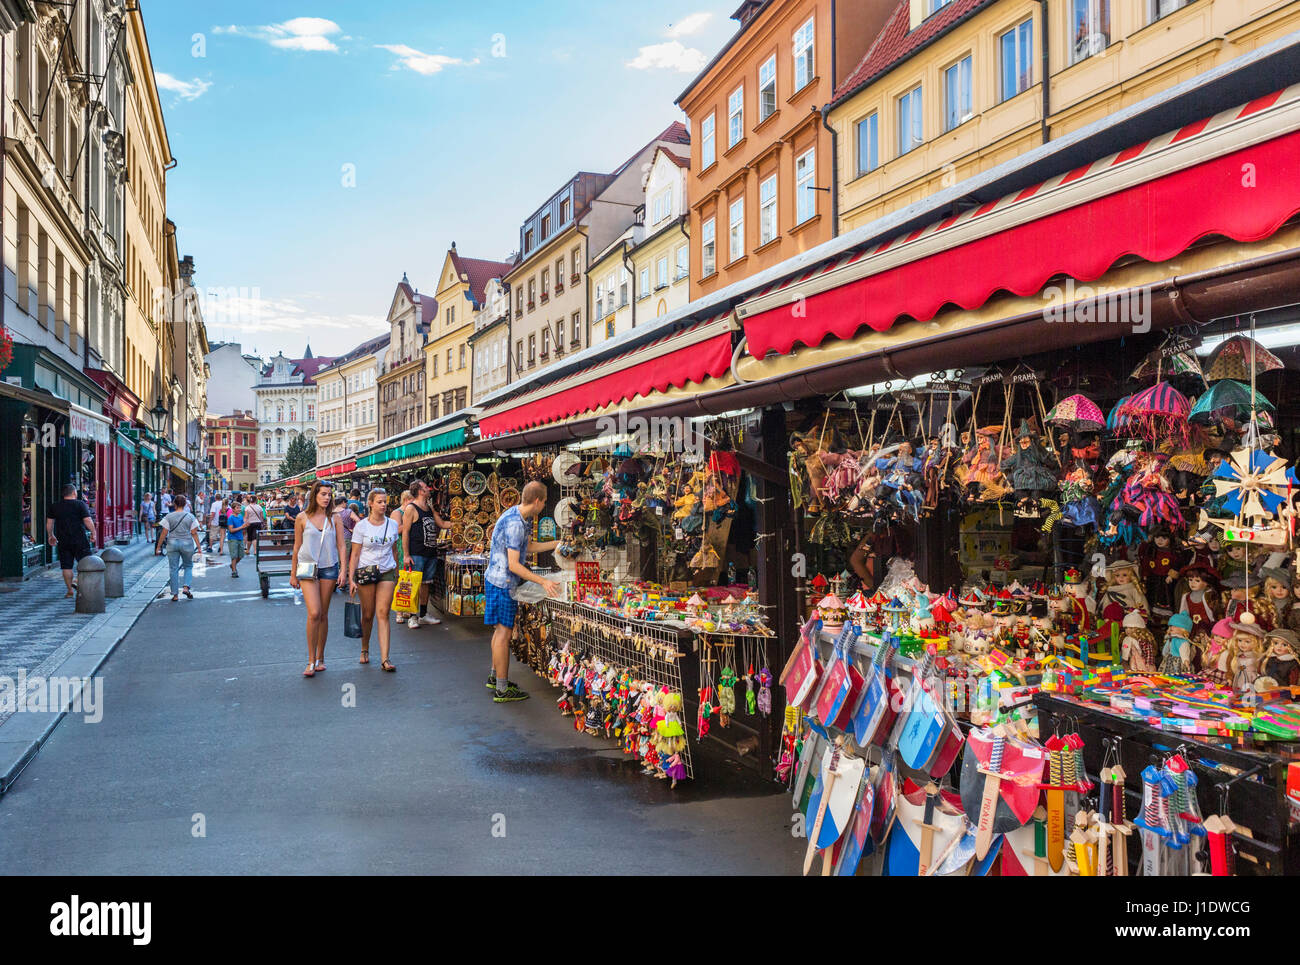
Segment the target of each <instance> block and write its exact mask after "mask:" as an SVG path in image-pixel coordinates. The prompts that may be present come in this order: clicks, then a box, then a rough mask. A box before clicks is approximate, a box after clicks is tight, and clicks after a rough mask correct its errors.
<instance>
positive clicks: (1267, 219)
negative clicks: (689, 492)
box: [739, 87, 1300, 359]
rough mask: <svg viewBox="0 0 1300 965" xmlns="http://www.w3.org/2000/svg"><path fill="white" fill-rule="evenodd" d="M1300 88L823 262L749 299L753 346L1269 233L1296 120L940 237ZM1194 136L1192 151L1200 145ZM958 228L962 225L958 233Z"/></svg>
mask: <svg viewBox="0 0 1300 965" xmlns="http://www.w3.org/2000/svg"><path fill="white" fill-rule="evenodd" d="M1284 95H1286V96H1285V98H1284ZM1298 96H1300V89H1298V88H1296V87H1293V88H1289V89H1288V90H1286V91H1279V92H1278V93H1276V94H1272V95H1269V96H1268V97H1264V98H1260V99H1259V100H1257V101H1254V102H1252V103H1251V104H1247V105H1245V106H1243V107H1240V108H1235V109H1233V110H1231V111H1225V112H1223V113H1222V114H1219V115H1216V116H1215V117H1214V118H1211V119H1208V120H1205V121H1198V122H1197V123H1195V124H1189V125H1187V126H1186V127H1184V128H1182V129H1180V130H1178V131H1175V132H1172V133H1171V134H1166V135H1163V136H1161V137H1159V138H1155V139H1153V140H1151V141H1149V142H1147V143H1145V144H1141V145H1137V146H1135V147H1133V148H1130V149H1128V150H1126V151H1122V152H1120V153H1119V154H1117V155H1113V156H1111V157H1108V158H1103V159H1101V160H1099V161H1097V162H1094V163H1093V164H1090V165H1086V166H1085V167H1083V168H1080V169H1078V170H1076V171H1071V172H1069V173H1068V174H1065V175H1063V176H1059V177H1056V178H1053V179H1051V180H1050V181H1047V182H1044V183H1043V184H1040V185H1035V186H1034V187H1031V188H1026V189H1025V190H1023V191H1020V192H1017V193H1016V194H1014V195H1008V196H1007V197H1006V198H1003V199H1000V200H999V201H996V202H989V203H987V204H985V205H983V206H982V207H980V208H978V209H976V210H974V211H972V212H967V213H964V214H962V215H960V216H954V217H951V218H948V219H947V220H945V221H942V222H939V223H937V224H934V225H931V226H929V227H927V228H924V229H920V230H917V231H914V232H912V233H910V234H908V235H906V236H900V237H896V238H893V239H890V240H888V241H886V242H884V243H883V244H880V245H876V246H875V247H873V248H871V249H869V250H866V251H858V252H855V253H852V254H850V255H847V256H843V257H841V258H840V259H839V260H837V261H836V262H834V263H831V264H826V265H820V266H818V267H817V268H815V269H813V270H811V271H809V272H806V273H805V274H803V275H802V276H800V277H797V278H794V279H791V280H789V281H787V282H786V283H784V284H782V285H779V286H775V287H774V288H772V289H769V290H767V291H765V292H763V293H762V294H760V295H759V296H756V298H755V299H754V300H753V301H754V302H755V304H754V305H753V310H754V311H753V314H749V315H748V316H746V313H745V310H744V306H741V309H740V310H739V314H740V315H741V317H742V324H743V327H744V332H745V336H746V338H747V339H748V349H749V352H750V354H751V355H753V356H754V357H755V358H760V359H761V358H763V357H764V356H766V355H767V354H768V353H769V352H773V351H775V352H777V353H778V354H781V355H785V354H788V353H789V352H790V351H791V350H792V349H793V348H794V346H795V345H796V344H803V345H807V346H810V347H815V346H818V345H820V344H821V343H822V342H823V341H824V340H826V339H827V338H830V337H835V338H839V339H849V338H852V337H853V336H854V335H856V334H857V333H858V332H859V331H860V330H862V329H863V328H864V327H870V328H872V329H874V330H876V331H878V332H883V331H886V330H887V329H889V328H890V327H891V326H892V325H893V324H894V323H895V322H896V321H898V320H899V319H902V318H913V319H916V320H917V321H928V320H929V319H931V318H933V317H934V316H935V315H936V314H937V313H938V312H939V310H940V309H942V308H943V307H944V306H945V305H956V306H958V307H960V308H964V309H967V310H971V309H975V308H978V307H980V306H981V305H983V304H984V303H985V302H986V301H987V300H988V299H989V298H990V297H991V296H992V295H993V294H994V293H996V292H999V291H1006V292H1010V293H1012V294H1015V295H1019V296H1022V297H1023V296H1028V295H1033V294H1037V293H1038V292H1041V291H1043V288H1044V286H1045V285H1046V283H1047V282H1048V280H1049V279H1051V278H1053V277H1054V276H1057V275H1067V276H1069V277H1071V278H1074V279H1076V280H1078V281H1082V282H1089V281H1093V280H1095V279H1097V278H1099V277H1101V276H1102V275H1103V274H1105V272H1106V271H1107V270H1109V269H1110V267H1111V266H1112V265H1114V264H1115V262H1116V261H1118V260H1119V259H1120V258H1122V257H1124V256H1126V255H1136V256H1137V257H1139V258H1142V259H1144V260H1146V261H1149V262H1162V261H1167V260H1169V259H1170V258H1173V257H1174V256H1176V255H1178V254H1179V253H1181V252H1183V251H1185V250H1186V249H1187V248H1188V247H1190V246H1191V245H1192V244H1193V243H1194V242H1196V241H1197V240H1198V239H1200V238H1203V237H1206V236H1208V235H1224V236H1226V237H1228V238H1231V239H1233V240H1235V241H1241V242H1251V241H1258V240H1260V239H1262V238H1266V237H1268V236H1269V235H1271V234H1273V233H1274V232H1275V231H1277V229H1278V228H1279V227H1281V225H1282V224H1283V223H1284V222H1286V221H1287V220H1288V219H1289V218H1291V217H1292V216H1294V215H1295V214H1296V213H1297V212H1300V132H1296V131H1294V130H1293V131H1291V132H1290V133H1286V134H1282V135H1281V136H1274V137H1272V139H1271V140H1269V139H1263V140H1262V141H1260V142H1258V143H1252V144H1251V145H1250V146H1249V147H1244V148H1242V149H1241V150H1237V151H1233V152H1231V153H1226V154H1223V155H1222V156H1220V157H1217V158H1214V159H1213V160H1208V161H1204V162H1202V163H1199V164H1192V165H1190V166H1184V167H1182V169H1181V170H1175V171H1172V173H1167V174H1162V175H1161V176H1159V177H1155V178H1152V179H1150V180H1147V181H1145V182H1143V183H1140V184H1133V185H1131V186H1129V187H1126V188H1122V189H1119V190H1114V191H1111V192H1110V193H1105V194H1103V195H1101V196H1097V197H1094V198H1092V199H1090V200H1087V201H1086V202H1084V203H1079V204H1075V205H1074V206H1072V207H1065V208H1063V209H1062V210H1056V211H1053V212H1051V213H1049V214H1043V215H1041V216H1035V217H1032V218H1030V217H1029V215H1028V214H1026V218H1027V220H1025V221H1024V222H1023V223H1020V224H1014V225H1012V226H1010V227H1004V228H1001V229H991V230H990V233H988V234H987V235H986V236H985V237H976V238H975V240H971V241H969V242H965V243H958V244H954V245H953V246H952V247H950V248H946V249H945V248H944V244H943V242H944V238H943V234H944V233H945V232H948V231H950V230H953V229H954V227H959V228H963V229H964V231H965V232H966V236H967V237H970V236H971V234H970V233H971V232H978V230H979V227H978V221H979V219H982V218H986V217H988V216H989V215H990V213H992V212H995V211H996V212H999V213H1000V217H1003V218H1006V217H1008V216H1011V217H1014V213H1012V214H1011V215H1008V214H1007V212H1008V210H1009V209H1014V208H1015V207H1016V206H1018V205H1021V204H1025V203H1027V202H1031V201H1033V200H1035V199H1037V203H1038V204H1039V205H1040V206H1041V205H1042V204H1043V203H1044V202H1045V200H1046V199H1047V198H1048V197H1049V196H1050V195H1052V193H1053V192H1056V191H1057V190H1058V189H1067V190H1062V191H1061V194H1062V195H1063V196H1075V195H1076V193H1077V192H1078V191H1080V190H1082V189H1081V187H1080V186H1081V185H1084V181H1085V179H1096V180H1095V181H1094V182H1093V183H1095V184H1097V185H1099V186H1100V185H1104V183H1105V178H1104V175H1105V173H1106V172H1107V171H1111V170H1112V169H1115V168H1117V167H1119V166H1120V165H1125V164H1129V163H1131V162H1133V161H1135V160H1136V159H1139V158H1143V157H1144V156H1146V157H1148V158H1150V157H1151V156H1152V155H1154V154H1157V153H1160V152H1165V151H1166V149H1169V148H1172V147H1174V146H1175V145H1177V146H1178V150H1177V152H1176V154H1177V155H1178V156H1181V155H1182V154H1184V153H1185V150H1186V148H1184V145H1183V142H1187V141H1192V140H1195V139H1198V138H1203V137H1204V136H1205V135H1206V134H1207V133H1213V132H1216V131H1219V132H1221V131H1222V130H1223V129H1224V128H1225V127H1228V126H1231V125H1232V124H1233V123H1234V122H1237V121H1241V120H1243V119H1245V118H1249V117H1251V116H1252V115H1254V114H1257V113H1260V112H1264V111H1267V110H1269V109H1270V108H1272V107H1274V106H1275V105H1276V104H1278V101H1279V99H1283V98H1284V99H1285V100H1286V101H1288V102H1290V101H1291V100H1293V99H1295V98H1296V97H1298ZM1188 147H1190V149H1191V150H1192V151H1196V149H1197V147H1198V145H1188ZM1168 155H1169V156H1171V157H1172V156H1174V155H1175V152H1173V151H1170V152H1168ZM1200 156H1204V153H1201V154H1200ZM1040 209H1041V208H1040ZM1025 210H1026V211H1028V210H1030V209H1025ZM992 220H993V219H990V222H991V221H992ZM961 233H962V232H959V231H954V232H953V235H952V238H953V241H957V239H958V237H959V236H960V235H961ZM914 242H917V245H916V251H917V254H916V257H915V258H914V260H910V261H908V260H906V256H905V255H903V254H902V253H900V252H899V251H898V249H899V248H905V247H906V246H909V245H911V244H913V243H914ZM927 252H933V253H927ZM900 259H902V260H901V262H900ZM877 261H880V262H885V263H884V264H881V267H880V269H879V270H878V272H877V273H867V272H869V271H870V268H869V266H870V265H871V264H872V263H873V262H877ZM838 269H846V270H847V272H846V273H847V274H849V275H850V276H851V277H852V278H853V279H854V280H847V279H846V280H845V282H844V283H842V284H840V285H838V286H837V287H826V286H825V285H824V284H823V286H822V289H821V290H818V291H817V292H816V293H815V294H809V295H807V296H806V297H805V298H803V299H795V298H794V297H792V296H793V294H794V293H795V292H797V291H798V290H799V288H800V287H801V286H804V285H805V284H806V283H810V282H811V283H812V284H816V283H817V282H816V281H815V280H816V279H817V278H818V276H821V275H825V274H827V273H829V272H832V271H836V270H838ZM786 289H788V290H789V293H786V291H785V290H786ZM772 306H776V307H772ZM795 306H797V307H798V309H799V310H798V311H795V310H794V307H795Z"/></svg>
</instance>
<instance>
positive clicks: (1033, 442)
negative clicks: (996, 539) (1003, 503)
mask: <svg viewBox="0 0 1300 965" xmlns="http://www.w3.org/2000/svg"><path fill="white" fill-rule="evenodd" d="M1001 469H1002V472H1003V473H1004V474H1005V475H1006V477H1007V480H1008V481H1009V482H1010V483H1011V487H1012V489H1014V490H1015V493H1016V515H1018V516H1037V515H1038V514H1039V500H1040V499H1042V497H1043V496H1045V495H1047V494H1048V493H1054V492H1056V486H1057V484H1056V470H1057V463H1056V457H1055V456H1054V455H1052V453H1050V452H1049V451H1048V450H1046V449H1044V448H1043V445H1042V443H1041V442H1039V440H1038V435H1037V433H1035V432H1034V431H1033V429H1031V428H1030V427H1029V422H1028V421H1021V423H1020V431H1019V432H1018V433H1016V443H1015V449H1014V450H1013V451H1012V454H1011V455H1010V456H1009V457H1007V458H1006V459H1003V460H1002V464H1001Z"/></svg>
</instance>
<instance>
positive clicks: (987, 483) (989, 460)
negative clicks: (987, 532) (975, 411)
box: [953, 426, 1011, 502]
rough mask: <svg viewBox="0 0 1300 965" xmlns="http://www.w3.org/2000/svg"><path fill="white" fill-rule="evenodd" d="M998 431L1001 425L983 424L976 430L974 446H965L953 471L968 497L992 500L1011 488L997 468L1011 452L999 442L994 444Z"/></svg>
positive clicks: (999, 432) (999, 497)
mask: <svg viewBox="0 0 1300 965" xmlns="http://www.w3.org/2000/svg"><path fill="white" fill-rule="evenodd" d="M1001 432H1002V428H1001V427H1000V426H985V427H984V428H983V429H980V430H979V431H978V432H977V433H975V444H974V446H973V447H971V448H969V449H967V450H966V452H965V454H964V455H963V456H962V457H961V464H960V465H959V466H958V467H957V468H956V469H955V470H954V471H953V475H954V476H955V477H956V479H957V481H958V483H959V484H960V485H962V486H963V487H965V490H966V498H967V500H978V501H979V502H992V501H994V500H998V499H1001V498H1002V497H1003V496H1005V495H1006V494H1007V493H1008V492H1010V491H1011V490H1010V487H1008V485H1007V480H1006V477H1004V476H1003V475H1002V470H1001V469H1000V468H998V467H999V464H1000V463H1001V462H1002V460H1003V459H1004V458H1005V457H1006V456H1009V455H1010V453H1009V452H1007V451H1006V450H1005V448H1004V447H1003V446H1001V445H998V446H996V447H995V445H994V442H993V440H994V439H995V438H997V437H998V436H999V435H1000V434H1001ZM963 435H964V436H967V437H968V434H963Z"/></svg>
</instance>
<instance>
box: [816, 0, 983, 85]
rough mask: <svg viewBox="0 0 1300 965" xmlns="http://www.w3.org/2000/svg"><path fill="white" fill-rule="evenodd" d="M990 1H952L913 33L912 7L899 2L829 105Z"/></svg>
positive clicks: (936, 37)
mask: <svg viewBox="0 0 1300 965" xmlns="http://www.w3.org/2000/svg"><path fill="white" fill-rule="evenodd" d="M993 2H994V0H951V2H950V3H948V4H947V5H945V6H944V7H942V8H941V9H940V10H939V11H938V12H937V13H934V14H932V15H931V16H929V17H927V18H926V19H925V20H922V21H921V22H920V23H919V24H917V26H916V29H915V30H909V29H908V28H909V27H910V26H911V16H912V14H911V4H910V3H909V2H908V0H899V3H898V6H896V7H895V8H894V12H893V13H892V14H890V16H889V19H888V20H887V21H885V26H884V28H883V29H882V30H881V31H880V33H879V35H877V37H876V39H875V40H874V41H873V42H872V44H871V46H870V47H868V48H867V52H866V53H865V54H863V55H862V60H861V61H859V62H858V66H857V67H855V68H853V72H852V73H851V74H849V76H848V77H846V78H845V79H844V83H842V84H841V85H840V86H839V87H838V88H837V89H836V91H835V93H834V95H833V96H832V97H831V104H832V105H834V104H837V103H839V102H840V101H841V100H843V99H844V98H846V97H848V96H849V95H851V94H855V93H857V92H858V91H859V90H861V89H862V88H863V87H866V86H867V85H868V84H870V83H871V82H872V81H873V80H875V79H876V78H878V77H881V76H883V75H884V74H886V73H888V72H889V71H890V70H892V69H893V68H895V67H897V66H898V65H899V64H901V63H902V62H903V61H905V60H907V59H908V58H909V57H911V56H912V55H913V54H915V53H917V52H918V51H920V50H921V49H922V48H924V47H927V46H929V45H930V44H931V43H932V42H934V41H935V40H938V39H939V38H940V37H942V36H943V35H944V34H946V33H947V32H948V31H949V30H952V29H953V28H954V27H956V26H957V25H958V24H961V23H963V22H964V21H966V20H968V19H969V18H970V17H971V16H972V15H974V14H976V13H978V12H979V11H980V10H982V9H984V8H985V7H987V6H989V5H990V4H992V3H993Z"/></svg>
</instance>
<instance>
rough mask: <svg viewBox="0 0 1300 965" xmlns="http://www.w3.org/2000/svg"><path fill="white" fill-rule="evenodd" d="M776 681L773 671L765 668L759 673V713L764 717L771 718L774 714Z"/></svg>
mask: <svg viewBox="0 0 1300 965" xmlns="http://www.w3.org/2000/svg"><path fill="white" fill-rule="evenodd" d="M773 682H774V679H773V677H772V671H770V670H768V669H767V667H766V666H765V667H763V669H762V670H760V671H759V672H758V685H759V689H758V701H757V703H758V712H759V713H760V714H762V715H763V716H764V717H770V716H771V714H772V684H773Z"/></svg>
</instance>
